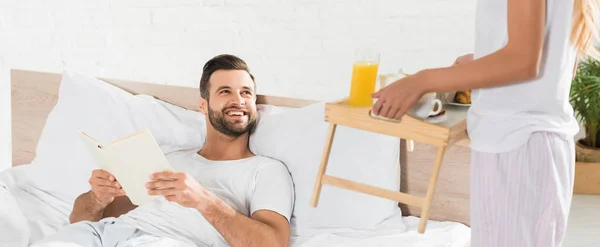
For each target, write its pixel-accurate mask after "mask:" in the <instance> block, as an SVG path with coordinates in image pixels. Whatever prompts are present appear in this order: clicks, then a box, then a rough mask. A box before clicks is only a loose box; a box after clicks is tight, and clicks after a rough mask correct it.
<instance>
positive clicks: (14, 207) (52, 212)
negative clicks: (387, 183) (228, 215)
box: [0, 166, 470, 247]
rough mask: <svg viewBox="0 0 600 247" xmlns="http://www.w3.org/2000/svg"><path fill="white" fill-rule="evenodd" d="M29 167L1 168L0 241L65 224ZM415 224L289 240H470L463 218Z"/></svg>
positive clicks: (439, 246)
mask: <svg viewBox="0 0 600 247" xmlns="http://www.w3.org/2000/svg"><path fill="white" fill-rule="evenodd" d="M29 169H30V167H28V166H20V167H16V168H11V169H9V170H7V171H4V172H2V173H0V246H7V247H21V246H29V245H30V244H32V243H34V242H36V241H38V240H39V239H41V238H43V237H44V236H47V235H50V234H52V233H54V232H56V231H57V230H59V229H60V228H61V227H63V226H65V225H66V224H68V216H69V213H70V211H71V206H72V205H71V202H67V201H65V200H62V199H60V198H58V197H56V196H53V195H50V194H48V193H46V192H44V191H43V190H41V189H39V188H36V187H35V186H33V185H32V183H30V182H29V180H28V176H27V171H28V170H29ZM418 224H419V218H416V217H401V216H398V217H392V218H390V219H388V220H387V221H386V222H385V223H383V224H382V225H381V226H380V228H378V229H376V230H372V231H357V230H352V229H347V230H344V229H335V231H334V232H335V233H331V232H332V230H331V229H329V230H327V231H324V230H323V231H321V230H314V231H312V232H304V233H303V235H302V236H297V235H294V234H293V236H292V239H291V246H293V247H300V246H303V247H313V246H315V247H316V246H345V247H347V246H403V247H405V246H406V247H409V246H419V247H466V246H469V239H470V229H469V228H468V227H466V226H464V225H463V224H459V223H454V222H436V221H430V222H429V223H428V227H427V231H426V232H425V234H419V233H418V232H417V228H418ZM402 225H405V226H406V229H405V230H401V229H403V227H402ZM397 229H400V230H397Z"/></svg>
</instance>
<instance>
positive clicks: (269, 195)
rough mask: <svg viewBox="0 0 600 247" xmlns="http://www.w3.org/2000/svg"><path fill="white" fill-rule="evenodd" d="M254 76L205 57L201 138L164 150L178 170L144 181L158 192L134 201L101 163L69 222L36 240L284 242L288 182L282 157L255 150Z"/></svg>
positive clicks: (236, 61)
mask: <svg viewBox="0 0 600 247" xmlns="http://www.w3.org/2000/svg"><path fill="white" fill-rule="evenodd" d="M255 88H256V85H255V81H254V77H253V76H252V74H251V73H250V71H249V69H248V66H247V65H246V63H245V62H244V61H243V60H242V59H240V58H238V57H236V56H233V55H219V56H216V57H214V58H213V59H211V60H209V61H208V62H207V63H206V64H205V65H204V68H203V73H202V77H201V80H200V100H199V106H200V110H201V112H202V113H203V114H204V116H205V117H206V120H207V121H206V122H207V132H206V142H205V144H204V145H203V147H202V149H201V150H191V151H178V152H174V153H170V154H167V158H168V160H169V162H170V163H171V165H172V166H173V169H174V170H175V172H161V173H156V174H154V175H153V176H152V177H150V178H149V179H148V182H147V184H146V188H147V190H148V194H150V195H160V196H161V197H158V199H155V200H152V201H150V202H148V203H145V204H142V205H139V206H135V205H133V204H132V203H131V201H130V200H129V198H128V197H127V195H126V194H125V192H124V191H123V189H122V187H121V185H120V184H119V181H116V180H115V178H114V176H113V175H111V174H110V173H108V172H106V171H104V170H95V171H93V173H92V176H91V178H90V179H89V181H90V185H91V190H90V191H89V192H86V193H84V194H82V195H80V196H79V197H78V198H77V199H76V200H75V203H74V205H73V210H72V213H71V215H70V222H71V223H72V224H70V225H69V226H67V227H65V228H63V229H61V230H59V231H58V232H57V233H55V234H54V235H51V236H49V237H47V238H45V239H43V240H41V241H40V242H38V243H36V244H35V245H34V246H73V245H75V246H288V244H289V238H290V218H291V215H292V209H293V205H294V189H293V183H292V179H291V176H290V173H289V171H288V170H287V168H286V167H285V166H284V165H283V164H282V163H281V162H279V161H277V160H273V159H270V158H267V157H263V156H257V155H254V154H253V153H252V152H251V151H250V150H249V148H248V139H249V132H250V130H251V129H252V128H253V126H255V124H256V119H257V117H256V115H257V110H256V94H255Z"/></svg>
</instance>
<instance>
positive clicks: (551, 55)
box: [373, 0, 598, 247]
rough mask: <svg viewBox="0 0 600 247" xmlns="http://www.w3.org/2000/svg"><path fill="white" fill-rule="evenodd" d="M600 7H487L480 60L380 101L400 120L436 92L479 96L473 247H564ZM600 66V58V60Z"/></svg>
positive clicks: (418, 80)
mask: <svg viewBox="0 0 600 247" xmlns="http://www.w3.org/2000/svg"><path fill="white" fill-rule="evenodd" d="M597 8H598V0H547V1H546V0H479V1H478V7H477V14H476V17H477V21H476V42H475V50H474V54H473V55H466V56H462V57H459V58H457V59H456V62H455V64H454V66H452V67H450V68H438V69H428V70H423V71H420V72H418V73H416V74H415V75H413V76H409V77H405V78H403V79H400V80H398V81H396V82H394V83H393V84H391V85H389V86H387V87H385V88H383V89H381V90H379V91H378V92H376V93H375V94H373V97H374V98H377V99H378V100H377V102H376V104H375V105H374V106H373V113H375V114H377V115H380V116H383V117H388V118H395V119H400V118H401V116H403V115H404V113H405V112H406V111H407V110H408V109H409V108H411V107H412V106H413V105H414V104H415V103H416V102H417V100H418V99H419V98H421V96H422V95H423V94H425V93H427V92H453V91H462V90H470V89H473V91H472V99H471V100H472V106H471V107H470V109H469V112H468V115H467V129H468V133H469V137H470V139H471V148H472V158H471V175H470V176H471V229H472V233H471V234H472V237H471V238H472V246H474V247H480V246H483V247H488V246H493V247H496V246H501V247H503V246H510V247H516V246H519V247H527V246H536V247H537V246H543V247H551V246H560V245H561V243H562V241H563V239H564V237H565V230H566V227H567V219H568V214H569V208H570V205H571V198H572V189H573V179H574V167H575V150H574V140H573V139H574V135H575V134H576V133H577V132H578V130H579V125H578V123H577V121H576V119H575V118H574V116H573V109H572V107H571V105H570V104H569V91H570V85H571V80H572V77H573V74H574V72H575V68H576V60H577V57H578V56H580V57H581V56H586V55H597V54H598V53H597V51H596V50H595V48H594V47H593V46H592V40H591V38H592V37H594V35H596V34H597V28H596V27H595V24H596V23H594V22H596V18H597V16H598V15H597ZM595 57H598V56H595Z"/></svg>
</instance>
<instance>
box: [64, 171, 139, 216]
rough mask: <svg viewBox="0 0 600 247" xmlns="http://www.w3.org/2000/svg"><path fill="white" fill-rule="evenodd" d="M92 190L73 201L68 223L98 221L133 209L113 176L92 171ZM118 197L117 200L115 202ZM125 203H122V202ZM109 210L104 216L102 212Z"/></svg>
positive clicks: (104, 172) (105, 172)
mask: <svg viewBox="0 0 600 247" xmlns="http://www.w3.org/2000/svg"><path fill="white" fill-rule="evenodd" d="M89 183H90V185H91V186H92V189H91V190H90V191H88V192H86V193H83V194H81V195H79V196H78V197H77V199H75V202H74V203H73V211H71V214H70V215H69V222H71V223H75V222H79V221H83V220H88V221H99V220H100V219H102V218H104V217H112V216H114V217H117V216H118V215H120V214H123V213H126V212H128V211H129V210H131V209H133V208H135V206H134V205H133V204H131V202H130V201H129V200H128V199H127V198H126V197H121V196H124V195H125V191H123V188H122V187H121V184H119V182H117V181H116V179H115V176H113V175H112V174H110V173H108V172H107V171H104V170H99V169H98V170H94V171H92V176H91V177H90V179H89ZM115 197H118V200H115ZM123 199H125V200H126V202H125V203H124V200H123ZM107 208H110V209H109V214H108V215H106V216H105V215H104V210H105V209H107Z"/></svg>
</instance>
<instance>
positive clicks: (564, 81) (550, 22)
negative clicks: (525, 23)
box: [467, 0, 579, 153]
mask: <svg viewBox="0 0 600 247" xmlns="http://www.w3.org/2000/svg"><path fill="white" fill-rule="evenodd" d="M546 9H547V12H546V25H545V34H544V46H543V54H542V62H541V67H540V73H539V76H538V77H537V78H536V79H534V80H530V81H526V82H522V83H516V84H512V85H508V86H502V87H496V88H486V89H479V90H473V93H472V106H471V108H470V109H469V114H468V119H467V128H468V131H469V136H470V138H471V147H472V149H474V150H476V151H481V152H491V153H496V152H506V151H510V150H513V149H515V148H518V147H519V146H520V145H522V144H524V143H525V142H526V141H527V140H528V139H529V136H530V134H531V133H533V132H536V131H549V132H555V133H560V134H564V136H567V137H571V136H573V135H575V134H576V133H577V132H578V130H579V125H578V124H577V121H576V120H575V118H574V116H573V108H572V107H571V105H570V103H569V92H570V86H571V78H572V75H573V74H572V72H573V66H574V63H575V59H576V51H575V49H574V47H573V46H572V45H571V44H570V42H569V36H570V33H571V32H570V31H571V16H572V9H573V0H560V1H559V0H548V1H547V8H546ZM476 18H477V21H476V23H477V24H476V35H475V37H476V40H475V51H474V58H475V59H477V58H480V57H483V56H486V55H488V54H491V53H493V52H495V51H497V50H499V49H501V48H502V47H504V46H505V45H506V43H507V41H508V29H507V0H479V1H478V6H477V13H476Z"/></svg>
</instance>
